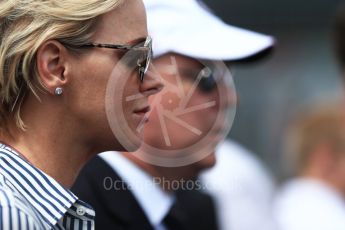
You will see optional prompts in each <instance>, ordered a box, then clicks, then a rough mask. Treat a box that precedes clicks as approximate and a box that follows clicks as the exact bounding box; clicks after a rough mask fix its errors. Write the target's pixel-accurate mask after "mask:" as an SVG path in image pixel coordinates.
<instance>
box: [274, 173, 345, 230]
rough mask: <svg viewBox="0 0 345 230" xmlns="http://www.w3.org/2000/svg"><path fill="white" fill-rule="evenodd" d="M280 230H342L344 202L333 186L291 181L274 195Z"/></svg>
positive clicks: (311, 181)
mask: <svg viewBox="0 0 345 230" xmlns="http://www.w3.org/2000/svg"><path fill="white" fill-rule="evenodd" d="M275 213H276V217H277V220H278V223H279V226H280V229H281V230H345V201H344V198H343V197H342V196H341V194H340V193H338V192H337V191H336V190H334V189H333V188H332V187H330V186H328V185H327V184H324V183H322V182H320V181H317V180H313V179H303V178H301V179H294V180H291V181H290V182H288V183H286V184H285V185H284V186H283V187H282V189H281V191H280V192H279V193H278V194H277V198H276V204H275Z"/></svg>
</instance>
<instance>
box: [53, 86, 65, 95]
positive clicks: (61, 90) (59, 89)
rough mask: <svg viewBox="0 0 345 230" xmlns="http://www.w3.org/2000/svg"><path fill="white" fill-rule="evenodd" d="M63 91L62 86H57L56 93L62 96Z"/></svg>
mask: <svg viewBox="0 0 345 230" xmlns="http://www.w3.org/2000/svg"><path fill="white" fill-rule="evenodd" d="M62 93H63V89H62V87H56V89H55V95H57V96H60V95H61V94H62Z"/></svg>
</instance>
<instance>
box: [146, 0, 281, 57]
mask: <svg viewBox="0 0 345 230" xmlns="http://www.w3.org/2000/svg"><path fill="white" fill-rule="evenodd" d="M146 2H148V1H146ZM149 2H150V1H149ZM151 2H155V1H151ZM163 2H164V1H163ZM187 2H188V4H187ZM187 2H185V3H184V6H183V5H182V3H179V5H178V4H177V3H174V4H175V5H174V6H164V4H162V3H161V4H162V6H160V7H161V8H159V7H155V8H154V7H152V8H151V7H150V5H148V6H147V12H148V27H149V33H150V34H151V35H152V37H153V51H154V57H159V56H161V55H163V54H165V53H169V52H175V53H179V54H182V55H186V56H189V57H193V58H199V59H215V60H225V61H237V60H241V59H246V58H249V57H251V56H253V55H256V54H258V53H260V52H262V51H265V50H267V49H269V48H270V47H272V46H273V45H274V43H275V40H274V38H273V37H271V36H267V35H263V34H259V33H256V32H253V31H249V30H245V29H242V28H238V27H234V26H231V25H228V24H226V23H224V22H223V21H221V20H220V19H219V18H218V17H216V16H214V15H213V14H211V13H210V12H208V11H206V10H205V9H202V8H201V7H200V6H197V5H191V4H192V3H191V2H189V1H187ZM165 4H167V5H168V4H172V3H165ZM152 6H153V5H152ZM174 7H175V8H174ZM178 7H180V8H178ZM183 7H184V8H183Z"/></svg>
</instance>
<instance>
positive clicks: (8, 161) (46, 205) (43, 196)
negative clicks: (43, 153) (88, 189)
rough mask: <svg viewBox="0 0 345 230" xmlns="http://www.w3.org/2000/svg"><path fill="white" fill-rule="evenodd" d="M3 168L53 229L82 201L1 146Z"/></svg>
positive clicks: (18, 190)
mask: <svg viewBox="0 0 345 230" xmlns="http://www.w3.org/2000/svg"><path fill="white" fill-rule="evenodd" d="M0 167H1V168H2V171H1V173H2V174H4V176H5V177H6V179H7V181H8V182H9V183H10V185H11V186H12V189H14V190H15V191H16V192H18V193H19V194H20V195H22V196H23V197H24V198H25V199H26V200H27V201H28V202H29V204H30V205H31V206H32V207H33V208H34V210H35V211H36V212H37V213H38V214H39V215H40V216H41V217H42V219H43V220H45V222H46V223H47V224H49V225H50V226H53V225H55V224H56V223H57V222H58V221H59V220H60V219H61V218H62V217H63V216H64V215H65V213H66V212H67V211H68V210H69V209H70V208H71V207H72V205H73V204H74V203H75V202H76V201H77V200H78V198H77V197H76V196H75V195H74V194H73V193H72V192H71V191H69V190H68V189H66V188H64V187H63V186H61V185H60V184H59V183H58V182H57V181H55V180H54V179H53V178H52V177H50V176H49V175H47V174H45V173H44V172H43V171H41V170H39V169H38V168H36V167H34V166H33V165H32V164H30V162H28V161H27V160H25V159H23V158H22V157H21V156H20V154H19V153H18V152H16V151H15V150H14V149H12V148H10V147H9V146H7V145H4V144H0Z"/></svg>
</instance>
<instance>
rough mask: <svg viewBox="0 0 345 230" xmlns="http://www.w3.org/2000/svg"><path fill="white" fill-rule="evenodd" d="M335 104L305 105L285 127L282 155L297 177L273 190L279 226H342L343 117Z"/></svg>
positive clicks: (337, 229) (320, 229)
mask: <svg viewBox="0 0 345 230" xmlns="http://www.w3.org/2000/svg"><path fill="white" fill-rule="evenodd" d="M339 108H340V106H338V107H337V106H334V107H330V106H325V107H320V108H317V109H309V110H308V112H306V113H305V114H304V115H301V116H299V117H298V119H297V120H296V121H295V122H294V123H293V124H292V125H291V127H290V129H289V132H288V135H287V145H286V146H287V151H286V153H287V154H289V157H290V159H291V160H292V161H294V162H295V165H296V167H295V174H296V177H295V178H294V179H291V180H290V181H289V182H287V183H286V184H285V185H284V186H283V187H282V189H281V191H280V192H279V193H278V194H277V200H276V207H275V214H276V216H277V220H278V223H279V226H280V228H281V230H305V229H313V230H329V229H332V230H343V229H345V123H344V121H345V119H344V118H345V116H344V112H343V111H341V109H339ZM286 163H289V162H286Z"/></svg>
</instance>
